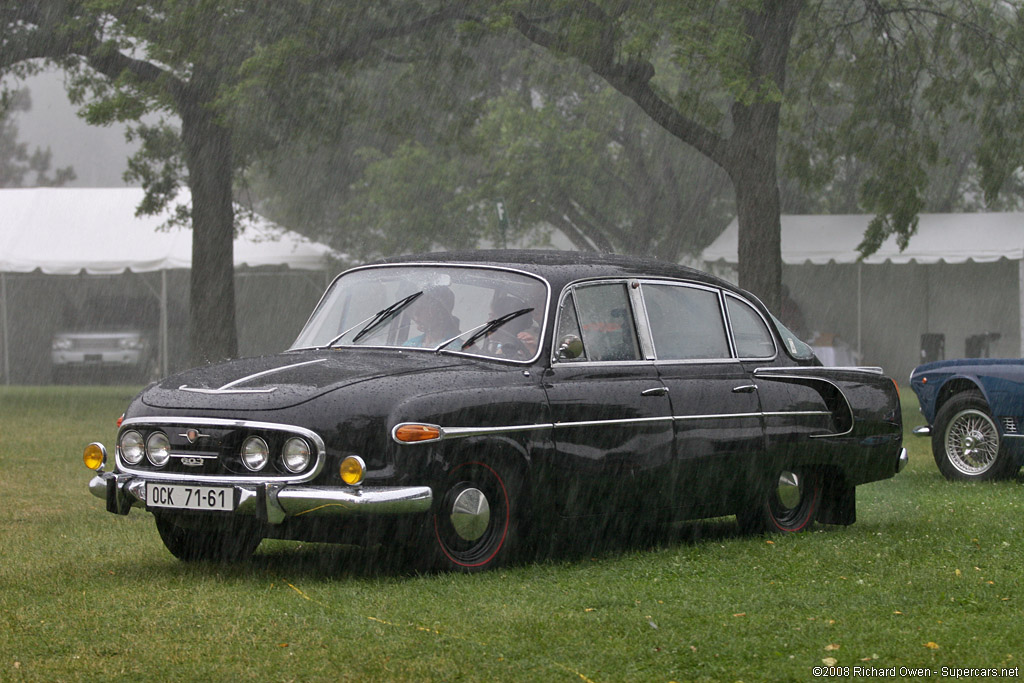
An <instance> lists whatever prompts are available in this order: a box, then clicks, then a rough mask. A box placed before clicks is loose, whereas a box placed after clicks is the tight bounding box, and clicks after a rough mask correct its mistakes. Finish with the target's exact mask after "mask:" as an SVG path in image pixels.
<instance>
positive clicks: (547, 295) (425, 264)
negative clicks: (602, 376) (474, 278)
mask: <svg viewBox="0 0 1024 683" xmlns="http://www.w3.org/2000/svg"><path fill="white" fill-rule="evenodd" d="M383 268H435V269H442V268H460V269H466V270H493V271H499V272H505V273H515V274H517V275H524V276H526V277H529V278H531V279H533V280H536V281H537V282H540V283H541V284H542V285H544V316H543V317H542V318H541V320H542V321H544V322H545V323H546V321H547V319H548V312H549V311H550V310H551V283H550V282H548V280H547V279H546V278H544V277H542V276H540V275H537V274H536V273H531V272H529V271H526V270H521V269H519V268H509V267H508V266H494V265H489V264H483V263H479V264H478V263H467V262H465V261H451V262H449V261H404V262H400V263H378V264H370V265H365V266H356V267H355V268H349V269H348V270H346V271H344V272H343V273H340V274H338V275H337V276H335V278H334V279H333V280H331V283H330V284H329V285H328V286H327V287H326V288H325V289H324V293H323V294H321V295H320V300H319V301H317V303H316V306H314V307H313V310H312V312H310V314H309V316H308V317H307V318H306V322H304V323H303V324H302V329H301V330H300V334H301V331H302V330H304V329H306V325H308V324H309V321H310V320H312V319H313V316H314V315H316V313H317V311H319V310H320V307H321V306H322V305H323V303H324V301H325V299H326V298H327V294H328V293H329V292H330V291H331V288H332V287H334V285H335V283H336V282H338V280H340V279H341V278H343V277H345V276H346V275H349V274H350V273H355V272H357V271H360V270H378V269H383ZM531 315H532V313H531ZM467 331H468V330H467ZM546 336H547V325H546V324H544V323H542V324H541V326H540V337H538V339H537V351H536V352H535V353H534V354H533V357H531V358H529V359H526V360H517V359H510V358H499V357H496V356H483V355H480V354H477V353H466V352H464V351H454V350H451V349H447V350H445V351H444V353H446V354H452V355H456V356H463V357H467V358H476V359H478V360H486V361H497V362H499V363H510V364H513V365H533V364H534V363H536V362H537V360H538V359H540V357H541V354H542V353H543V349H544V342H545V341H546ZM317 348H324V347H317V346H294V345H293V346H290V347H288V349H287V350H288V351H299V350H303V349H317ZM331 348H337V349H387V350H390V351H395V350H398V351H403V352H404V351H409V352H428V353H434V349H432V348H425V347H415V346H390V345H387V344H385V345H376V344H365V345H364V344H357V345H344V346H337V347H331Z"/></svg>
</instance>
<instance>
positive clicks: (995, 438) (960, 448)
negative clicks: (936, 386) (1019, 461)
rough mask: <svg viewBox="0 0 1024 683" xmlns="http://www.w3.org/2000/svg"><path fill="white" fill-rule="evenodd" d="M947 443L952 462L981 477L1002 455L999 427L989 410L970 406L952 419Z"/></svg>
mask: <svg viewBox="0 0 1024 683" xmlns="http://www.w3.org/2000/svg"><path fill="white" fill-rule="evenodd" d="M943 444H944V446H945V451H946V457H947V458H948V460H949V464H950V465H952V466H953V467H954V468H956V470H957V471H958V472H961V473H963V474H965V475H967V476H969V477H977V476H980V475H983V474H985V473H986V472H988V471H989V470H990V469H991V468H992V466H993V465H994V464H995V463H996V460H997V459H998V457H999V430H998V429H997V428H996V425H995V422H993V421H992V418H990V417H989V416H988V415H987V414H986V413H984V412H982V411H981V410H977V409H975V408H968V409H966V410H961V411H960V412H958V413H956V414H955V415H954V416H953V417H952V418H951V419H950V421H949V424H948V425H946V431H945V433H944V434H943Z"/></svg>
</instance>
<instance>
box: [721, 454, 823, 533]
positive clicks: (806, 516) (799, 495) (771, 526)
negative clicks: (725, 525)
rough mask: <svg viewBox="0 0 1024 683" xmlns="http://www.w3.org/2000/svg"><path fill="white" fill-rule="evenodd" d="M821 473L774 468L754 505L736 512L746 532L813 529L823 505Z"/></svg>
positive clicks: (741, 526)
mask: <svg viewBox="0 0 1024 683" xmlns="http://www.w3.org/2000/svg"><path fill="white" fill-rule="evenodd" d="M821 496H822V482H821V475H820V474H819V473H817V472H814V471H809V470H803V469H796V468H794V469H788V468H781V469H776V470H773V471H772V473H771V474H770V475H769V476H767V477H766V478H765V480H764V485H763V486H762V487H761V490H760V492H759V493H758V494H757V496H756V497H755V499H754V501H753V503H752V504H750V505H748V506H747V507H745V508H743V509H741V510H740V511H739V512H737V513H736V520H737V522H739V525H740V528H741V529H742V530H743V531H744V532H746V533H797V532H800V531H805V530H807V529H809V528H810V527H811V526H812V525H813V523H814V517H815V515H817V513H818V508H819V506H820V505H821Z"/></svg>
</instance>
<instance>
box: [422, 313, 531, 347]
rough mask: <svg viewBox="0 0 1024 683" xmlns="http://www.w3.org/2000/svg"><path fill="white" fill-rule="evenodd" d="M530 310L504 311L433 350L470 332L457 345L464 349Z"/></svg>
mask: <svg viewBox="0 0 1024 683" xmlns="http://www.w3.org/2000/svg"><path fill="white" fill-rule="evenodd" d="M532 311H533V309H532V308H520V309H519V310H518V311H512V312H511V313H506V314H505V315H502V316H499V317H497V318H495V319H494V320H488V321H487V322H485V323H484V324H482V325H477V326H476V327H474V328H473V329H472V330H468V331H466V332H463V333H462V334H460V335H459V336H457V337H452V338H451V339H449V340H448V341H446V342H444V343H443V344H441V345H440V346H438V347H437V348H435V349H434V351H435V352H439V351H442V350H444V348H445V347H446V346H448V345H449V344H451V343H452V342H453V341H455V340H457V339H461V338H462V337H464V336H465V335H467V334H470V332H472V334H470V336H469V339H467V340H466V341H465V342H463V344H462V346H460V347H459V350H461V351H465V350H466V349H468V348H469V347H470V346H472V345H473V344H475V343H477V342H478V341H480V339H481V338H483V337H486V336H487V335H489V334H491V333H492V332H494V331H495V330H497V329H498V328H499V327H501V326H502V325H504V324H505V323H507V322H509V321H510V320H515V319H516V318H518V317H519V316H521V315H526V314H527V313H530V312H532Z"/></svg>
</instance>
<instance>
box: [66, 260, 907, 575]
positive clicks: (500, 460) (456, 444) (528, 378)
mask: <svg viewBox="0 0 1024 683" xmlns="http://www.w3.org/2000/svg"><path fill="white" fill-rule="evenodd" d="M114 453H115V455H114V462H113V467H112V469H111V470H110V471H105V462H106V459H107V453H106V449H105V448H104V447H103V446H102V445H101V444H98V443H97V444H91V445H90V446H89V447H88V448H87V449H86V454H85V459H86V463H87V464H88V465H89V466H91V467H92V468H93V469H94V470H98V472H97V474H96V476H95V477H94V478H93V479H92V481H91V482H90V484H89V488H90V490H91V491H92V492H93V493H94V494H95V495H97V496H98V497H100V498H103V499H104V500H105V501H106V506H107V510H108V511H110V512H113V513H117V514H127V513H128V512H129V510H130V509H131V508H133V507H141V508H145V509H146V510H148V511H149V512H151V513H152V514H153V516H154V518H155V519H156V526H157V530H158V531H159V533H160V537H161V538H162V540H163V542H164V544H165V545H166V546H167V548H168V549H169V550H170V551H171V553H173V554H174V555H175V556H177V557H179V558H181V559H183V560H197V559H238V558H244V557H247V556H248V555H250V554H251V553H252V552H253V551H254V550H255V548H256V546H257V545H258V544H259V542H260V540H261V539H263V538H280V539H293V540H315V541H351V540H352V539H354V538H359V539H366V538H368V537H371V536H372V537H374V538H376V539H377V543H378V544H380V543H383V544H384V545H386V546H392V547H394V548H396V549H398V548H413V549H414V552H413V553H411V554H410V556H414V557H417V558H419V559H425V560H426V561H427V562H428V563H429V564H430V565H431V566H432V567H434V568H440V569H450V570H462V571H472V570H479V569H485V568H488V567H492V566H495V565H498V564H500V563H502V562H504V561H506V560H507V559H508V558H509V557H510V555H511V554H512V553H513V552H514V551H516V550H517V549H518V548H521V547H525V546H526V545H527V544H528V541H530V540H531V539H534V540H535V539H536V538H537V537H538V536H542V537H543V538H544V539H545V541H544V542H545V543H548V544H551V543H553V542H552V541H551V539H553V538H555V539H557V538H565V537H574V536H575V535H576V534H577V533H579V532H581V531H582V530H588V529H589V530H598V534H599V535H600V534H601V533H604V531H603V530H605V529H617V530H628V529H630V528H631V527H634V526H638V525H641V524H647V523H648V522H650V521H652V520H653V521H657V522H667V521H671V520H677V519H687V518H689V519H692V518H704V517H718V516H725V515H736V516H737V518H738V520H739V523H740V525H741V526H742V527H743V528H745V529H748V530H751V531H773V532H796V531H801V530H803V529H806V528H808V527H809V526H810V525H811V524H812V523H814V522H815V520H817V521H820V522H822V523H828V524H850V523H852V522H853V521H854V519H855V493H854V491H855V487H856V486H857V485H858V484H863V483H866V482H871V481H876V480H880V479H885V478H887V477H891V476H893V475H894V474H895V473H896V472H898V471H899V470H900V469H901V468H902V466H903V464H904V463H905V461H906V451H905V449H903V448H902V426H901V414H900V406H899V400H898V396H897V389H896V387H895V385H894V383H893V382H892V381H891V380H890V379H888V378H886V377H885V376H883V375H882V372H881V370H879V369H871V368H823V367H821V365H820V364H819V363H818V361H817V360H816V359H815V357H814V354H813V352H812V351H811V349H810V348H809V347H808V346H807V345H806V344H804V343H803V342H801V341H800V340H799V339H797V338H796V337H795V336H794V335H793V334H792V333H791V332H789V331H788V330H787V329H786V328H785V327H784V326H782V325H781V324H780V323H779V321H778V320H776V319H775V318H773V317H772V315H771V314H770V313H769V312H768V311H767V310H765V308H764V307H763V306H762V305H761V303H760V302H759V301H758V300H757V299H756V298H754V297H753V296H751V295H750V294H747V293H745V292H743V291H742V290H739V289H737V288H736V287H733V286H732V285H730V284H728V283H726V282H724V281H722V280H719V279H717V278H714V277H712V276H709V275H706V274H704V273H701V272H698V271H695V270H691V269H688V268H684V267H680V266H677V265H672V264H667V263H663V262H659V261H653V260H638V259H632V258H622V257H612V256H594V255H582V254H579V253H571V252H536V251H518V252H510V251H501V252H469V253H461V254H456V253H447V254H430V255H425V256H419V257H410V258H406V259H403V260H400V261H399V260H389V261H384V262H380V263H377V264H374V265H369V266H364V267H360V268H354V269H352V270H349V271H347V272H345V273H343V274H342V275H340V276H339V277H338V278H337V279H336V280H335V281H334V282H333V283H332V284H331V286H330V287H329V288H328V290H327V292H326V293H325V294H324V296H323V298H322V299H321V301H320V303H319V304H318V305H317V307H316V309H315V310H314V311H313V314H312V316H311V317H310V319H309V321H308V322H307V323H306V326H305V327H304V328H303V330H302V331H301V333H300V334H299V336H298V339H297V340H296V341H295V344H294V345H293V346H292V348H291V349H289V350H288V351H286V352H284V353H281V354H278V355H274V356H265V357H259V358H248V359H242V360H236V361H231V362H226V363H222V364H219V365H213V366H208V367H204V368H199V369H195V370H191V371H188V372H184V373H182V374H179V375H176V376H173V377H170V378H168V379H166V380H164V381H162V382H159V383H157V384H153V385H151V386H149V387H147V388H146V389H145V390H144V391H142V393H141V394H139V396H138V397H136V398H135V399H134V400H133V401H132V403H131V405H130V406H129V407H128V409H127V410H126V411H125V414H124V417H123V420H122V422H121V424H120V428H119V431H118V435H117V443H116V444H115V448H114ZM604 525H608V526H604ZM559 534H562V536H559ZM554 543H555V544H556V545H557V542H554Z"/></svg>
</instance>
